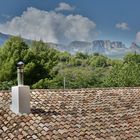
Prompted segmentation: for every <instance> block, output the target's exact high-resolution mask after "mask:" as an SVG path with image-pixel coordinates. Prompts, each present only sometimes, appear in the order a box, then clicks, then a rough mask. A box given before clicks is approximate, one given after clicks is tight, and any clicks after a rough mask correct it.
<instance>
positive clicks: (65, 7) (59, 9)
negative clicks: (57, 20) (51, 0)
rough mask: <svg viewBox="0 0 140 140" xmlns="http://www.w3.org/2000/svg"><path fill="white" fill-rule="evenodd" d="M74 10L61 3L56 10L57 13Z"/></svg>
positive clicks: (72, 7)
mask: <svg viewBox="0 0 140 140" xmlns="http://www.w3.org/2000/svg"><path fill="white" fill-rule="evenodd" d="M74 9H75V7H74V6H71V5H69V4H67V3H64V2H61V3H59V5H58V7H57V8H55V11H72V10H74Z"/></svg>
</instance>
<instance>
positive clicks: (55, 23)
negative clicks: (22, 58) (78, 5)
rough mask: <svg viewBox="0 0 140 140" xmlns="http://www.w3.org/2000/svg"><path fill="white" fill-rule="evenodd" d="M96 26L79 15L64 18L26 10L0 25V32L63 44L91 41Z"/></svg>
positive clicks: (46, 12)
mask: <svg viewBox="0 0 140 140" xmlns="http://www.w3.org/2000/svg"><path fill="white" fill-rule="evenodd" d="M95 27H96V24H95V23H94V22H93V21H91V20H89V19H88V18H87V17H83V16H81V15H68V16H65V15H63V14H60V13H56V12H53V11H51V12H48V11H43V10H39V9H36V8H32V7H31V8H28V9H27V11H25V12H23V14H22V15H21V16H20V17H14V18H13V19H12V20H11V21H8V22H6V23H4V24H0V32H2V33H6V34H10V35H20V36H21V37H23V38H26V39H31V40H40V39H41V40H43V41H45V42H54V43H63V42H65V43H66V42H70V41H73V40H81V41H91V40H93V39H94V36H95V35H96V34H97V33H96V32H95V31H94V29H95Z"/></svg>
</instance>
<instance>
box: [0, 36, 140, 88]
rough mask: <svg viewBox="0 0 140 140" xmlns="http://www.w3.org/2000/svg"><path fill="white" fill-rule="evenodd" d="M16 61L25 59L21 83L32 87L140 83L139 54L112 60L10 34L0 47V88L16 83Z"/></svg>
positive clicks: (101, 85)
mask: <svg viewBox="0 0 140 140" xmlns="http://www.w3.org/2000/svg"><path fill="white" fill-rule="evenodd" d="M18 61H23V62H24V63H25V67H24V83H25V84H26V85H30V86H31V88H64V79H65V87H66V88H92V87H130V86H140V55H139V54H136V53H133V54H127V55H126V56H125V57H124V58H123V60H114V59H110V58H107V57H105V56H103V55H100V54H98V53H95V54H93V55H88V54H82V53H77V54H76V55H71V54H69V53H67V52H59V51H57V50H55V49H53V48H50V47H49V46H48V45H47V44H46V43H43V42H42V41H32V43H26V42H25V41H24V40H23V39H21V38H20V37H11V38H10V39H9V40H8V41H6V42H5V43H4V44H3V45H2V46H1V47H0V89H1V90H3V89H10V87H11V86H12V85H16V84H17V68H16V64H17V62H18Z"/></svg>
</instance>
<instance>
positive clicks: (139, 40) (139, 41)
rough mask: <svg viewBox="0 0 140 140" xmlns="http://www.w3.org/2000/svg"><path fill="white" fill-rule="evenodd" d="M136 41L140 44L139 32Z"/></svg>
mask: <svg viewBox="0 0 140 140" xmlns="http://www.w3.org/2000/svg"><path fill="white" fill-rule="evenodd" d="M135 41H136V42H137V43H139V44H140V31H139V32H137V34H136V40H135Z"/></svg>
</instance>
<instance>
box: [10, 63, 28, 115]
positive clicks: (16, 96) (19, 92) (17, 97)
mask: <svg viewBox="0 0 140 140" xmlns="http://www.w3.org/2000/svg"><path fill="white" fill-rule="evenodd" d="M23 70H24V63H23V62H22V61H20V62H18V63H17V80H18V86H13V87H12V104H11V106H10V108H11V110H12V111H13V112H14V113H16V114H24V113H26V114H29V113H30V87H29V86H25V85H24V71H23Z"/></svg>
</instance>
